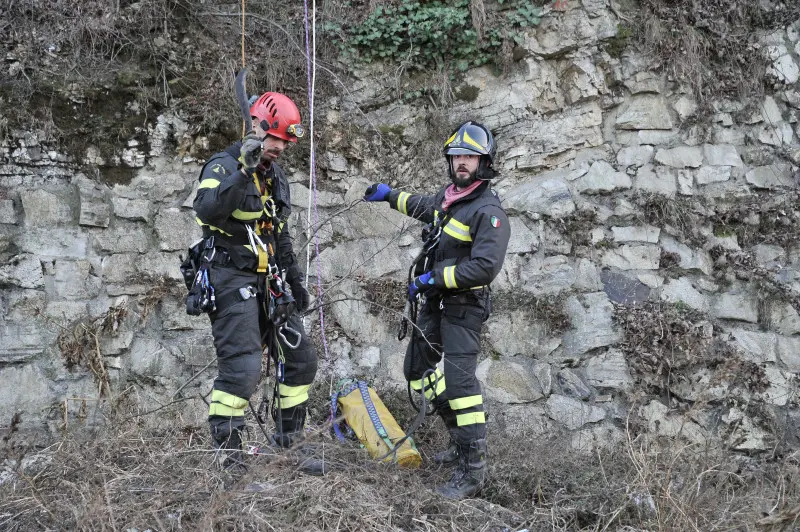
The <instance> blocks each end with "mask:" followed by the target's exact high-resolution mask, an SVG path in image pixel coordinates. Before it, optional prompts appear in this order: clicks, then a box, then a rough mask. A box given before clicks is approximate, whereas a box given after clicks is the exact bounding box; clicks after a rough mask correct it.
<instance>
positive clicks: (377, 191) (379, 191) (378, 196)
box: [364, 183, 392, 201]
mask: <svg viewBox="0 0 800 532" xmlns="http://www.w3.org/2000/svg"><path fill="white" fill-rule="evenodd" d="M391 191H392V188H391V187H390V186H389V185H385V184H383V183H375V184H374V185H370V186H369V187H368V188H367V191H366V192H364V200H365V201H386V199H387V198H388V197H389V192H391Z"/></svg>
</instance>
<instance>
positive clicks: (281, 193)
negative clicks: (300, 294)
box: [194, 142, 300, 282]
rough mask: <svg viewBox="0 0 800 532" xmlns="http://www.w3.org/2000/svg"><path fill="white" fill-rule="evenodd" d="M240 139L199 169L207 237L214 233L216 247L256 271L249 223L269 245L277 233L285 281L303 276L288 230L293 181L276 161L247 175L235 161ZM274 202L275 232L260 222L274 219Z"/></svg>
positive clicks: (197, 206)
mask: <svg viewBox="0 0 800 532" xmlns="http://www.w3.org/2000/svg"><path fill="white" fill-rule="evenodd" d="M241 146H242V143H241V142H237V143H235V144H234V145H233V146H231V147H229V148H228V149H226V150H225V151H222V152H219V153H217V154H214V155H213V156H211V158H209V160H208V161H207V162H206V164H205V166H204V167H203V170H202V171H201V172H200V187H199V189H198V191H197V196H196V197H195V200H194V211H195V213H197V217H196V220H197V223H198V224H200V225H201V226H202V227H203V236H204V237H205V238H208V237H210V236H213V237H214V240H215V245H216V246H217V247H220V248H223V249H225V250H226V251H227V252H228V254H229V255H230V259H231V261H232V262H233V263H234V265H235V266H236V267H237V268H239V269H242V270H253V271H256V268H257V266H258V258H257V256H256V254H255V253H253V250H252V248H251V246H250V240H249V238H248V235H247V229H246V226H245V225H246V224H250V225H251V226H252V225H253V223H254V222H259V223H256V224H255V225H256V232H257V233H259V236H260V238H261V239H262V240H263V241H264V243H265V244H266V243H267V242H268V241H271V240H272V238H273V236H274V237H276V239H277V243H276V246H275V247H276V248H277V249H276V250H275V255H276V258H277V261H278V265H279V267H280V268H281V269H285V270H286V279H287V281H290V282H291V281H292V280H294V279H296V278H298V277H299V276H300V270H299V268H298V265H297V259H296V258H295V254H294V250H293V249H292V239H291V236H290V235H289V231H288V223H287V222H288V218H289V215H290V214H291V209H292V207H291V201H290V192H289V182H288V180H287V179H286V175H285V174H284V173H283V169H282V168H281V167H280V166H278V165H277V164H276V163H274V162H273V163H272V165H271V167H270V168H269V169H265V168H263V167H261V166H259V168H258V170H257V176H258V183H257V182H256V179H255V178H254V177H251V176H247V175H245V173H244V172H243V171H242V170H241V164H240V163H239V161H238V160H237V158H238V157H239V151H240V148H241ZM272 202H274V206H275V214H276V215H277V220H276V225H277V228H275V231H274V233H273V232H270V234H267V233H266V232H265V233H262V228H261V227H260V226H263V225H264V222H270V221H272V213H271V212H270V210H271V206H272Z"/></svg>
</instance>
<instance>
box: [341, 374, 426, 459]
mask: <svg viewBox="0 0 800 532" xmlns="http://www.w3.org/2000/svg"><path fill="white" fill-rule="evenodd" d="M337 412H340V413H341V417H342V418H344V419H343V422H342V424H344V425H345V432H346V433H348V434H352V435H353V436H355V438H357V439H358V440H359V441H360V442H361V444H362V445H363V446H364V447H366V449H367V451H368V452H369V454H370V456H372V457H373V458H377V459H379V460H381V461H383V462H397V463H398V464H400V465H401V466H403V467H412V468H414V467H419V466H420V465H422V457H421V456H420V455H419V452H418V451H417V447H416V445H415V444H414V440H413V439H411V438H410V437H409V436H406V433H405V432H403V429H401V428H400V425H398V424H397V421H395V419H394V416H392V414H391V412H389V409H388V408H386V405H384V404H383V401H381V398H380V397H378V394H377V393H376V392H375V390H373V389H372V388H370V387H369V386H367V383H366V382H364V381H357V380H346V381H342V382H340V383H339V385H338V391H337V392H335V393H334V394H333V395H332V396H331V418H332V419H333V421H334V423H333V429H334V432H335V433H336V437H337V438H339V440H340V441H346V437H345V434H344V433H343V432H342V427H341V426H340V423H337V422H336V420H337Z"/></svg>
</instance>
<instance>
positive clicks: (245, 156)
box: [239, 133, 264, 168]
mask: <svg viewBox="0 0 800 532" xmlns="http://www.w3.org/2000/svg"><path fill="white" fill-rule="evenodd" d="M262 153H264V145H263V143H262V140H261V138H260V137H259V136H258V135H256V134H255V133H250V134H249V135H247V136H246V137H245V138H244V140H243V141H242V147H241V149H240V150H239V162H240V163H242V166H243V167H244V168H255V167H256V166H258V163H260V162H261V154H262Z"/></svg>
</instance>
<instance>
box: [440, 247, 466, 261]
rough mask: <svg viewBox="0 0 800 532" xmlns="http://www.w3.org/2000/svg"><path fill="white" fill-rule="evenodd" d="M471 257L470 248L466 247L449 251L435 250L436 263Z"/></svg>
mask: <svg viewBox="0 0 800 532" xmlns="http://www.w3.org/2000/svg"><path fill="white" fill-rule="evenodd" d="M470 256H472V248H471V247H467V246H459V247H454V248H449V249H437V250H436V258H435V260H436V262H442V261H444V260H450V259H463V258H468V257H470Z"/></svg>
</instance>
